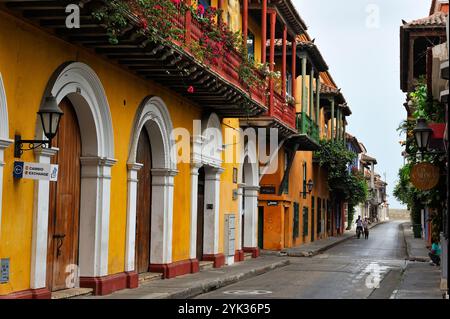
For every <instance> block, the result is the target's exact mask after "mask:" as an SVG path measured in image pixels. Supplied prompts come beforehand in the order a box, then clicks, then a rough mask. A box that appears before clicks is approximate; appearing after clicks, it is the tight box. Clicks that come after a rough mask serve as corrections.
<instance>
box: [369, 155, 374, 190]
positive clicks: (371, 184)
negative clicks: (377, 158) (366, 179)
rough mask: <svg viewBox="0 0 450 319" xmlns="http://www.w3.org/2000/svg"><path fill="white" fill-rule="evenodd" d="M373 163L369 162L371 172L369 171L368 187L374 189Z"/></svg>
mask: <svg viewBox="0 0 450 319" xmlns="http://www.w3.org/2000/svg"><path fill="white" fill-rule="evenodd" d="M374 166H375V165H374V163H373V162H372V163H371V168H370V169H371V172H370V187H371V188H372V189H375V167H374Z"/></svg>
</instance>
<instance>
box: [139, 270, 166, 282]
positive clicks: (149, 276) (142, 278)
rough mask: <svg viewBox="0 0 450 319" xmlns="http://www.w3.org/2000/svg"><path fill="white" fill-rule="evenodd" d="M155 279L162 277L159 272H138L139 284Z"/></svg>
mask: <svg viewBox="0 0 450 319" xmlns="http://www.w3.org/2000/svg"><path fill="white" fill-rule="evenodd" d="M157 279H162V273H159V272H144V273H141V274H139V284H142V283H145V282H148V281H152V280H157Z"/></svg>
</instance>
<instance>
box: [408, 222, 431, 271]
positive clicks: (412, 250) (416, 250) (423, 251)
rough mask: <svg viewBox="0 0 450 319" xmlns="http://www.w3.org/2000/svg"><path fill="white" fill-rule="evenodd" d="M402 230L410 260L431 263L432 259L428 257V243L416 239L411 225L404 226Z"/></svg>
mask: <svg viewBox="0 0 450 319" xmlns="http://www.w3.org/2000/svg"><path fill="white" fill-rule="evenodd" d="M402 228H403V236H404V239H405V246H406V253H407V256H408V260H410V261H422V262H428V261H430V257H428V252H429V250H428V249H427V247H426V242H425V240H423V239H422V238H414V233H413V231H412V228H411V223H409V222H407V223H404V224H402Z"/></svg>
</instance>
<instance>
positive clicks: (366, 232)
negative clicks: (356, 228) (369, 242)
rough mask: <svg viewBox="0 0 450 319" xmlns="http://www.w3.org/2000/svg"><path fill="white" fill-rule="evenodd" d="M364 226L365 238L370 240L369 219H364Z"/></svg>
mask: <svg viewBox="0 0 450 319" xmlns="http://www.w3.org/2000/svg"><path fill="white" fill-rule="evenodd" d="M362 225H363V228H364V238H365V239H369V220H368V219H367V217H366V218H365V219H364V221H363V223H362Z"/></svg>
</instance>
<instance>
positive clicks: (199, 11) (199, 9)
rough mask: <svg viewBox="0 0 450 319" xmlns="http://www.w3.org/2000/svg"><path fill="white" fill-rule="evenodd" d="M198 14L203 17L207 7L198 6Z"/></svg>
mask: <svg viewBox="0 0 450 319" xmlns="http://www.w3.org/2000/svg"><path fill="white" fill-rule="evenodd" d="M197 13H198V14H201V15H203V14H205V7H204V6H203V5H202V4H199V5H198V8H197Z"/></svg>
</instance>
